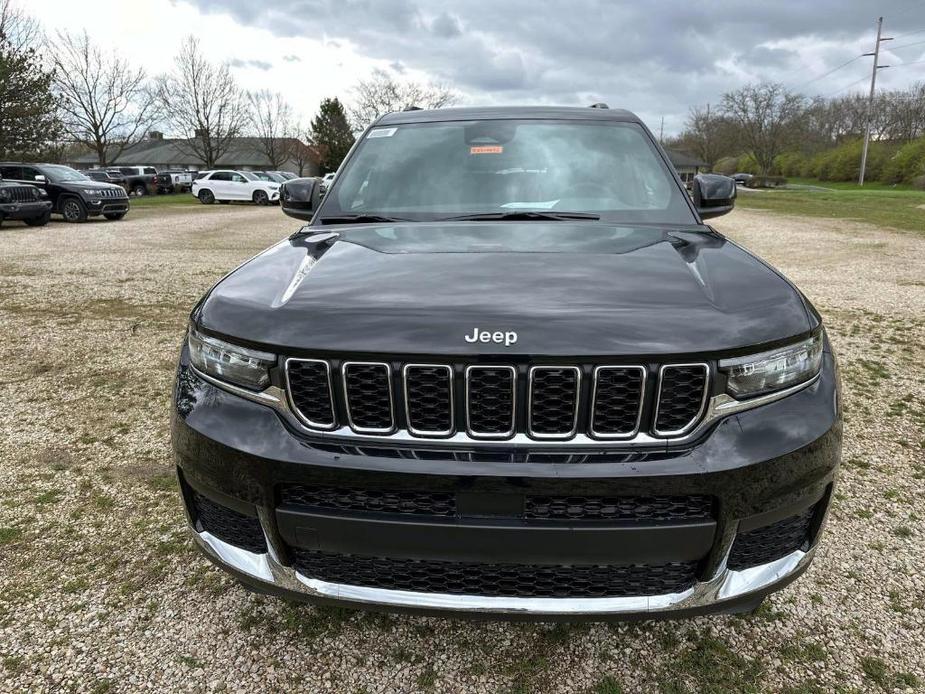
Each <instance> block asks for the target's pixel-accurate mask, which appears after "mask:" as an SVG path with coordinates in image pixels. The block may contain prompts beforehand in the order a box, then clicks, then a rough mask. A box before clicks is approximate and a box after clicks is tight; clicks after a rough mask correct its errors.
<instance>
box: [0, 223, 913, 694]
mask: <svg viewBox="0 0 925 694" xmlns="http://www.w3.org/2000/svg"><path fill="white" fill-rule="evenodd" d="M716 226H717V228H719V229H720V230H721V231H723V232H724V233H727V234H729V236H730V237H731V238H733V239H735V240H736V241H738V242H740V243H743V244H744V245H746V246H747V247H749V248H750V249H752V250H754V251H756V252H757V253H758V254H759V255H761V256H763V257H764V258H766V259H768V260H769V261H770V262H772V263H773V264H775V265H776V266H777V267H779V268H781V269H782V270H783V271H784V272H785V273H786V274H787V275H788V276H789V277H790V278H791V279H793V280H794V281H795V282H796V283H797V285H798V286H800V288H801V289H802V290H803V291H804V292H805V293H806V294H807V295H808V296H809V298H810V299H811V300H812V301H813V302H814V303H815V304H816V306H817V307H818V308H819V309H820V311H821V312H822V313H823V315H824V317H825V320H826V321H827V325H828V327H829V334H830V336H831V337H832V340H833V342H834V345H835V348H836V350H837V352H838V354H839V357H840V360H841V367H842V378H843V384H844V387H845V408H846V439H845V449H844V456H843V466H842V472H841V479H840V484H839V487H838V489H837V493H836V500H835V504H834V509H833V512H832V515H831V517H830V519H829V523H828V529H827V534H826V536H825V538H824V541H823V544H822V547H821V548H820V551H819V553H818V554H817V558H816V561H815V563H814V564H813V566H812V567H811V568H810V570H809V571H808V572H807V573H806V574H805V575H804V577H803V578H801V579H800V580H798V581H797V582H796V583H794V584H792V585H791V586H790V587H788V588H787V589H785V590H784V591H782V592H781V593H778V594H776V595H775V596H773V597H772V599H770V600H769V601H767V602H766V604H765V605H764V606H763V608H762V609H761V610H760V611H759V612H758V613H756V614H754V615H749V616H739V617H710V618H698V619H693V620H687V621H682V622H642V623H635V624H625V623H616V624H577V625H563V624H559V625H552V624H507V623H471V622H459V621H449V620H442V619H436V618H428V619H421V618H411V617H395V616H384V615H375V614H364V613H355V612H350V611H345V610H334V609H316V608H312V607H309V606H303V605H293V604H287V603H284V602H280V601H277V600H274V599H270V598H264V597H258V596H256V595H253V594H251V593H248V592H246V591H245V590H243V589H242V588H240V587H239V586H238V585H237V584H236V583H235V582H234V581H233V580H232V579H230V578H228V577H227V576H226V575H225V574H223V573H222V572H220V571H219V570H218V569H216V568H214V567H212V565H210V564H209V563H208V562H207V561H206V560H205V559H204V558H202V557H201V556H200V555H199V554H198V553H197V552H196V551H195V550H194V549H193V547H192V543H191V542H190V540H189V539H188V537H187V535H186V529H185V523H184V519H183V516H182V512H181V509H180V506H179V502H178V499H177V495H176V492H175V481H174V477H173V465H172V461H171V453H170V442H169V431H168V406H169V391H170V384H171V379H172V375H173V369H174V361H175V357H176V353H177V350H178V346H179V343H180V340H181V339H182V336H183V331H184V327H185V321H186V316H187V314H188V311H189V309H190V308H191V307H192V305H193V304H194V303H195V301H196V300H197V299H198V298H199V296H200V295H201V294H202V293H203V292H204V291H205V290H206V289H208V287H209V286H210V285H211V284H212V283H213V282H215V281H216V280H217V279H219V278H220V277H221V276H222V274H224V273H225V272H227V271H228V270H229V269H231V268H233V267H235V266H236V265H237V264H238V263H240V262H241V261H242V260H244V259H246V258H248V257H250V256H251V255H253V254H254V253H256V252H257V251H259V250H260V249H262V248H264V247H266V246H268V245H269V244H271V243H272V242H274V241H276V240H277V239H279V238H281V237H283V236H284V235H285V234H287V233H288V232H290V231H291V230H293V229H294V228H295V222H294V221H293V220H291V219H288V218H286V217H284V216H283V215H282V213H281V212H280V211H279V210H278V209H276V208H253V207H238V206H222V207H212V208H199V207H191V208H183V209H181V208H177V209H171V208H162V209H153V208H152V209H148V210H141V209H139V210H133V211H132V213H130V215H129V217H128V218H127V219H126V220H124V221H123V222H119V223H105V222H93V223H88V224H84V225H79V226H70V225H65V224H63V223H60V222H58V223H52V224H50V225H49V226H47V227H45V228H42V229H32V228H26V227H23V226H20V225H18V224H17V225H13V224H7V225H4V226H3V227H2V228H0V398H2V403H3V406H2V407H0V690H3V691H20V690H31V691H93V692H107V691H142V690H150V691H173V690H184V691H186V690H188V691H274V690H284V689H285V690H293V689H295V690H304V691H346V692H392V691H439V692H445V691H454V692H455V691H458V692H473V691H487V692H497V691H523V692H527V691H553V692H575V691H579V692H581V691H588V692H601V693H604V692H606V693H613V692H619V691H626V692H635V691H663V692H685V691H690V692H699V691H717V692H719V691H745V692H748V691H790V692H823V691H826V692H827V691H833V690H835V691H859V692H860V691H864V692H867V691H906V690H910V691H911V690H917V689H918V690H921V689H922V688H923V687H925V684H923V683H925V626H923V623H925V569H923V556H925V523H923V518H925V491H923V487H925V347H923V345H925V234H922V235H916V234H913V233H908V232H906V233H898V232H892V231H889V230H884V229H877V228H874V227H871V226H868V225H861V224H858V223H853V222H846V221H838V220H827V219H804V218H796V217H793V218H791V217H781V216H776V215H773V214H772V213H769V212H761V211H746V210H739V211H736V212H734V213H733V214H731V215H729V216H728V217H725V218H723V219H722V220H719V221H718V223H717V224H716ZM923 228H925V215H923Z"/></svg>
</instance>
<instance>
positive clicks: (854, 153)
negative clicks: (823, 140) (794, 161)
mask: <svg viewBox="0 0 925 694" xmlns="http://www.w3.org/2000/svg"><path fill="white" fill-rule="evenodd" d="M863 148H864V141H863V140H861V139H857V140H848V141H847V142H843V143H842V144H840V145H838V146H837V147H834V148H832V149H829V150H826V151H825V152H820V153H819V154H817V155H816V156H815V157H813V159H812V163H811V166H810V167H809V171H808V172H806V173H809V174H810V177H813V178H818V179H819V180H821V181H856V180H857V179H858V176H859V174H860V172H861V151H862V150H863ZM894 151H895V146H893V145H889V144H887V143H883V142H871V143H870V146H869V147H868V150H867V170H866V172H865V174H864V177H865V178H866V179H868V180H871V181H875V180H879V179H880V177H881V176H882V174H883V169H884V166H885V165H886V163H887V162H888V161H889V159H890V156H891V155H892V154H893V152H894ZM804 175H805V174H804Z"/></svg>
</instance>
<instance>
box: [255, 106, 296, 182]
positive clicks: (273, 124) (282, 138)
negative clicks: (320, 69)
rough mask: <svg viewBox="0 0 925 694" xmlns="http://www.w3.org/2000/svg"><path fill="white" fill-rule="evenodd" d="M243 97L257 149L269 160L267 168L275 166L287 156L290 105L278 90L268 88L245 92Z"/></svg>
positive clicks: (288, 154) (290, 123) (274, 167)
mask: <svg viewBox="0 0 925 694" xmlns="http://www.w3.org/2000/svg"><path fill="white" fill-rule="evenodd" d="M247 98H248V101H249V102H250V116H251V127H252V128H253V130H254V132H255V134H256V135H257V140H258V143H259V147H260V152H261V153H262V154H264V155H265V156H266V158H267V159H269V160H270V168H271V169H279V168H281V167H282V165H283V164H284V163H285V162H286V161H287V160H288V159H289V158H290V149H291V146H290V144H291V143H290V142H289V139H288V137H289V134H290V133H291V132H292V107H291V106H289V103H288V102H287V101H286V100H285V99H284V98H283V95H282V94H280V93H279V92H271V91H269V90H268V89H263V90H261V91H258V92H249V93H248V95H247Z"/></svg>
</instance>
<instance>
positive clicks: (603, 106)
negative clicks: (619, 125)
mask: <svg viewBox="0 0 925 694" xmlns="http://www.w3.org/2000/svg"><path fill="white" fill-rule="evenodd" d="M588 108H607V109H609V108H610V106H608V105H607V104H605V103H604V102H603V101H598V102H597V103H596V104H591V105H590V106H589V107H588Z"/></svg>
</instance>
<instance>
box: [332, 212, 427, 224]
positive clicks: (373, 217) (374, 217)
mask: <svg viewBox="0 0 925 694" xmlns="http://www.w3.org/2000/svg"><path fill="white" fill-rule="evenodd" d="M318 221H319V222H321V223H322V224H367V223H370V224H375V223H377V222H410V221H411V220H410V219H401V218H400V217H384V216H382V215H378V214H342V215H334V216H331V217H322V218H321V219H319V220H318Z"/></svg>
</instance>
